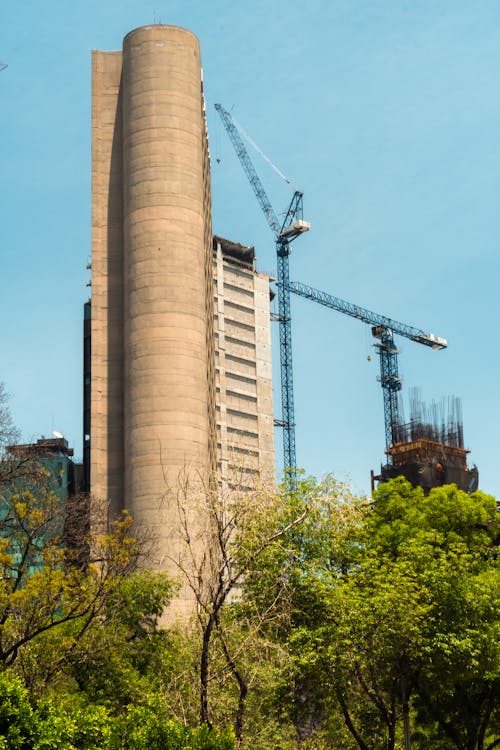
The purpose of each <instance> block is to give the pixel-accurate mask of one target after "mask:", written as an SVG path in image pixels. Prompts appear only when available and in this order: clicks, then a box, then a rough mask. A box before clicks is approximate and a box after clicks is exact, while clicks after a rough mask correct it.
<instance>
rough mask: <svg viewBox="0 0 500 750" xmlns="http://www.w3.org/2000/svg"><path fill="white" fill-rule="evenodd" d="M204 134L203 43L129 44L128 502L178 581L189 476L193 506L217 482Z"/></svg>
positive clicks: (161, 37)
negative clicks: (212, 474)
mask: <svg viewBox="0 0 500 750" xmlns="http://www.w3.org/2000/svg"><path fill="white" fill-rule="evenodd" d="M204 127H205V124H204V120H203V111H202V99H201V68H200V50H199V44H198V40H197V39H196V37H195V36H194V35H193V34H191V33H190V32H188V31H186V30H184V29H181V28H177V27H172V26H162V25H154V26H145V27H142V28H139V29H136V30H135V31H132V32H130V34H128V35H127V36H126V37H125V39H124V44H123V184H124V192H123V199H124V203H123V205H124V323H125V327H124V365H125V368H124V417H125V419H124V444H125V451H124V455H125V487H126V498H125V504H126V507H127V509H128V510H129V511H130V512H131V514H132V515H133V516H134V518H135V519H136V521H137V522H138V523H139V524H141V525H142V526H145V527H146V528H148V529H149V530H150V531H151V533H152V534H153V535H154V536H155V537H156V539H157V544H158V560H156V561H155V563H156V567H157V568H159V569H166V570H168V571H169V572H171V573H172V574H177V573H178V571H177V569H176V567H175V565H174V564H173V563H172V561H171V558H172V557H176V556H177V555H178V554H179V549H180V548H179V546H178V541H177V531H178V527H179V516H178V507H177V498H178V495H179V492H178V490H179V486H180V478H181V482H182V481H183V479H182V478H183V477H184V478H185V477H186V476H188V477H189V482H190V483H191V484H192V486H193V498H194V497H195V494H196V490H197V488H198V489H199V487H200V484H202V483H208V472H209V438H210V425H209V395H208V383H207V366H208V346H207V307H208V305H209V304H210V305H211V304H212V301H211V300H210V301H208V300H207V289H208V285H207V275H206V274H207V267H208V264H207V253H208V252H210V258H209V262H210V264H211V248H210V247H207V236H209V232H207V222H210V205H209V204H208V206H207V202H208V201H207V185H206V179H207V178H206V175H205V174H204V171H206V170H204V168H203V164H204V158H205V156H206V155H205V153H204V149H206V144H205V141H204V138H205V136H204ZM208 194H209V187H208ZM208 226H209V227H210V224H208ZM181 494H182V493H181ZM190 515H191V516H192V518H193V519H195V518H196V501H194V503H193V507H191V509H190ZM186 597H187V598H189V597H188V594H187V593H186ZM186 607H187V608H189V607H190V608H191V609H192V604H188V603H187V602H186ZM181 609H182V605H181V606H178V611H180V610H181Z"/></svg>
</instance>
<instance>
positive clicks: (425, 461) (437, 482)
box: [374, 391, 479, 492]
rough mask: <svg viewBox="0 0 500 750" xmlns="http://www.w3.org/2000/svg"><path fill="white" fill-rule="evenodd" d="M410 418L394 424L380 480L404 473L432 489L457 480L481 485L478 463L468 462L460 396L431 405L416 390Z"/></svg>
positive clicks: (471, 487)
mask: <svg viewBox="0 0 500 750" xmlns="http://www.w3.org/2000/svg"><path fill="white" fill-rule="evenodd" d="M410 411H411V419H410V421H409V422H408V423H407V424H401V425H397V426H394V430H393V435H394V438H395V439H394V442H393V444H392V445H391V447H390V448H389V449H388V450H387V451H386V453H387V457H388V461H387V464H386V465H385V466H382V467H381V471H380V476H379V477H374V478H375V479H378V480H379V481H381V482H385V481H387V480H388V479H392V478H394V477H399V476H404V477H406V479H408V481H409V482H410V483H411V484H412V485H413V486H414V487H422V488H423V489H424V491H425V492H429V491H430V490H431V489H432V488H433V487H440V486H441V485H443V484H456V485H457V487H458V488H459V489H461V490H464V491H465V492H474V491H475V490H477V488H478V482H479V472H478V469H477V467H476V466H473V467H472V468H471V469H469V468H468V466H467V454H468V453H470V451H468V450H467V449H466V448H465V447H464V438H463V423H462V414H461V404H460V400H459V399H457V398H455V397H452V398H449V399H448V401H447V403H445V401H444V400H443V401H442V402H440V403H436V402H432V404H431V406H430V408H429V407H427V406H426V405H425V404H423V403H422V401H421V400H420V396H419V395H418V393H417V392H416V391H414V392H413V393H412V394H411V396H410Z"/></svg>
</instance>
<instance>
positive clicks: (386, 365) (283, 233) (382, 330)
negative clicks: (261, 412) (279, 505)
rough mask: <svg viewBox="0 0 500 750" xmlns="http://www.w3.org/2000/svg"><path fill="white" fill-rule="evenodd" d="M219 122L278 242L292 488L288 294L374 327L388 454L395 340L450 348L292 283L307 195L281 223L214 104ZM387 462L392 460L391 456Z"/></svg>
mask: <svg viewBox="0 0 500 750" xmlns="http://www.w3.org/2000/svg"><path fill="white" fill-rule="evenodd" d="M215 109H216V110H217V112H218V114H219V115H220V118H221V120H222V122H223V124H224V127H225V128H226V131H227V133H228V135H229V138H230V139H231V142H232V144H233V146H234V149H235V151H236V154H237V156H238V158H239V160H240V162H241V164H242V166H243V169H244V171H245V174H246V176H247V178H248V181H249V182H250V185H251V187H252V189H253V191H254V193H255V196H256V198H257V200H258V202H259V205H260V207H261V209H262V211H263V213H264V215H265V217H266V219H267V222H268V224H269V226H270V228H271V230H272V232H273V234H274V236H275V242H276V254H277V285H278V310H279V314H278V321H279V325H280V337H279V338H280V369H281V408H282V419H281V420H280V421H279V422H277V424H279V426H282V427H283V459H284V467H285V469H289V470H290V475H289V478H288V481H289V484H290V486H292V487H293V485H294V483H295V469H296V452H295V422H294V402H293V368H292V326H291V313H290V293H291V292H292V293H293V294H296V295H299V296H301V297H305V298H306V299H310V300H312V301H314V302H317V303H319V304H321V305H324V306H325V307H328V308H330V309H332V310H336V311H338V312H341V313H344V314H345V315H349V316H351V317H353V318H357V319H358V320H361V321H362V322H364V323H368V324H370V325H371V326H372V335H373V336H374V337H375V338H377V339H378V340H379V342H380V343H378V344H376V346H377V347H378V350H379V355H380V377H379V380H380V383H381V385H382V389H383V396H384V423H385V443H386V449H387V450H389V448H390V447H391V445H393V444H394V443H395V442H396V441H397V439H398V427H399V426H400V424H401V419H400V414H399V404H398V392H399V391H400V390H401V378H400V377H399V372H398V353H399V352H398V349H397V347H396V345H395V343H394V334H397V335H399V336H404V337H405V338H407V339H410V340H411V341H415V342H417V343H419V344H423V345H425V346H429V347H431V348H432V349H444V348H446V347H447V346H448V343H447V341H446V339H444V338H441V337H439V336H435V335H434V334H433V333H425V332H424V331H422V330H420V329H418V328H414V327H413V326H409V325H406V324H405V323H399V322H398V321H395V320H392V319H391V318H388V317H386V316H384V315H380V314H379V313H374V312H371V311H370V310H367V309H365V308H363V307H360V306H359V305H355V304H353V303H351V302H346V301H345V300H342V299H340V298H338V297H334V296H332V295H330V294H327V293H326V292H321V291H319V290H317V289H313V288H312V287H310V286H307V285H306V284H301V283H298V282H291V281H290V277H289V256H290V252H291V250H290V243H291V242H292V241H293V240H294V239H296V238H297V237H298V236H299V235H300V234H303V233H304V232H307V231H308V230H309V229H310V224H309V222H306V221H304V220H303V216H302V198H303V194H302V193H301V192H300V191H298V190H296V191H295V193H294V195H293V197H292V200H291V202H290V206H289V208H288V211H287V213H286V216H285V219H284V221H283V222H282V223H281V222H279V220H278V218H277V216H276V213H275V212H274V209H273V207H272V205H271V202H270V200H269V198H268V196H267V193H266V191H265V189H264V187H263V185H262V182H261V180H260V178H259V176H258V174H257V172H256V171H255V168H254V166H253V164H252V161H251V159H250V157H249V155H248V152H247V149H246V147H245V144H244V143H243V141H242V139H241V137H240V134H239V132H238V128H237V125H236V123H235V121H234V120H233V118H232V117H231V115H230V114H229V112H227V111H226V110H225V109H224V108H223V107H222V105H221V104H216V105H215ZM387 455H388V462H389V463H390V462H391V460H392V459H391V454H390V453H388V454H387Z"/></svg>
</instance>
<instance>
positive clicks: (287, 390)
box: [215, 104, 310, 488]
mask: <svg viewBox="0 0 500 750" xmlns="http://www.w3.org/2000/svg"><path fill="white" fill-rule="evenodd" d="M215 109H216V110H217V112H218V114H219V116H220V118H221V120H222V122H223V124H224V127H225V128H226V131H227V134H228V135H229V138H230V139H231V142H232V144H233V146H234V150H235V151H236V155H237V156H238V158H239V160H240V162H241V164H242V166H243V169H244V171H245V174H246V176H247V178H248V181H249V183H250V185H251V187H252V189H253V191H254V193H255V197H256V198H257V201H258V202H259V205H260V207H261V209H262V212H263V213H264V216H265V217H266V219H267V223H268V224H269V227H270V228H271V231H272V232H273V234H274V238H275V243H276V256H277V274H276V275H277V283H278V322H279V341H280V375H281V419H280V420H277V422H276V424H277V425H278V426H280V427H282V428H283V467H284V469H285V471H287V472H288V474H287V482H288V484H289V486H290V487H292V488H293V487H294V485H295V477H296V465H297V459H296V449H295V412H294V397H293V362H292V318H291V310H290V290H289V288H288V283H289V276H290V272H289V256H290V252H291V250H290V243H291V242H292V241H293V240H295V239H296V238H297V237H298V236H299V235H301V234H303V233H304V232H307V231H308V230H309V229H310V224H309V223H308V222H305V221H304V220H303V211H302V193H301V192H300V190H296V191H295V193H294V195H293V197H292V200H291V201H290V205H289V207H288V210H287V212H286V215H285V219H284V221H283V222H282V223H280V222H279V220H278V217H277V216H276V213H275V211H274V209H273V207H272V205H271V202H270V200H269V198H268V196H267V193H266V191H265V189H264V186H263V185H262V182H261V180H260V177H259V175H258V174H257V172H256V171H255V167H254V166H253V164H252V161H251V159H250V157H249V155H248V151H247V149H246V146H245V144H244V143H243V141H242V139H241V137H240V134H239V132H238V129H237V128H236V125H235V124H234V121H233V119H232V117H231V115H230V114H229V112H227V110H225V109H224V107H223V106H222V105H221V104H216V105H215Z"/></svg>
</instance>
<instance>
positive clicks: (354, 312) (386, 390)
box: [288, 281, 448, 463]
mask: <svg viewBox="0 0 500 750" xmlns="http://www.w3.org/2000/svg"><path fill="white" fill-rule="evenodd" d="M288 288H289V290H290V292H292V293H293V294H296V295H298V296H299V297H305V298H306V299H309V300H312V301H313V302H317V303H319V304H320V305H324V307H328V308H330V309H331V310H337V312H341V313H344V315H349V316H350V317H351V318H357V319H358V320H361V321H362V322H363V323H368V324H369V325H371V326H372V335H373V336H374V338H376V339H378V340H379V342H380V343H378V344H376V346H377V348H378V350H379V355H380V377H379V380H380V383H381V385H382V390H383V394H384V422H385V445H386V449H387V450H389V448H390V447H391V445H393V444H394V443H395V442H397V441H398V427H399V425H400V424H401V420H400V415H399V406H398V391H400V390H401V378H400V377H399V372H398V353H399V351H398V349H397V347H396V345H395V343H394V334H397V335H398V336H404V337H405V338H407V339H410V341H415V342H416V343H417V344H423V345H424V346H429V347H431V348H432V349H436V350H438V349H445V348H446V347H447V346H448V342H447V341H446V339H444V338H441V337H440V336H435V335H434V334H433V333H425V332H424V331H421V330H420V329H419V328H414V327H413V326H409V325H406V324H405V323H399V322H398V321H396V320H392V319H391V318H388V317H386V316H385V315H380V314H379V313H375V312H371V311H370V310H366V309H365V308H364V307H359V305H354V304H353V303H352V302H346V301H345V300H343V299H340V298H339V297H334V296H333V295H331V294H327V293H326V292H321V291H319V290H318V289H313V288H312V287H310V286H307V285H306V284H301V283H299V282H295V281H289V282H288ZM387 458H388V463H391V455H390V453H388V454H387Z"/></svg>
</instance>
